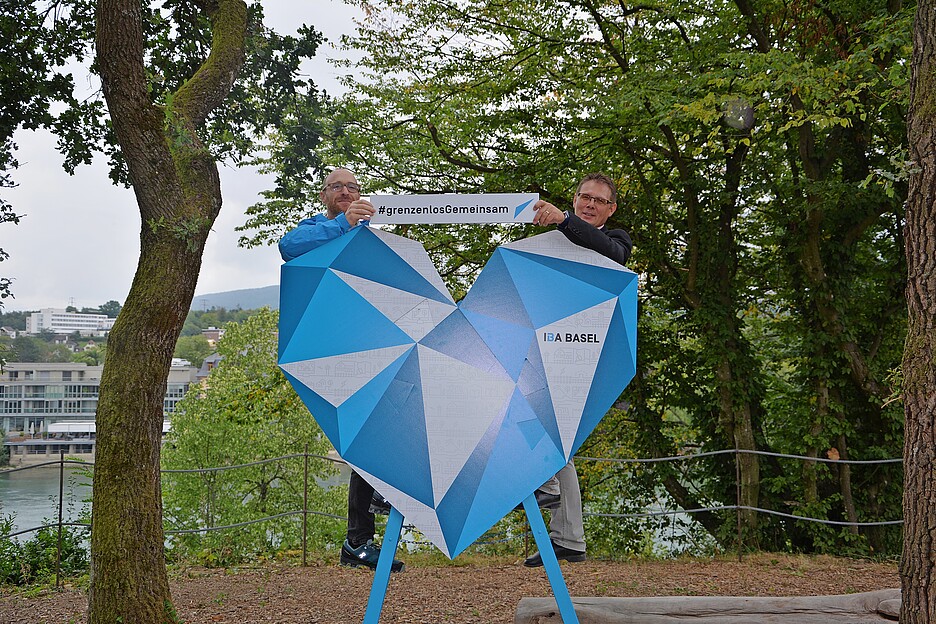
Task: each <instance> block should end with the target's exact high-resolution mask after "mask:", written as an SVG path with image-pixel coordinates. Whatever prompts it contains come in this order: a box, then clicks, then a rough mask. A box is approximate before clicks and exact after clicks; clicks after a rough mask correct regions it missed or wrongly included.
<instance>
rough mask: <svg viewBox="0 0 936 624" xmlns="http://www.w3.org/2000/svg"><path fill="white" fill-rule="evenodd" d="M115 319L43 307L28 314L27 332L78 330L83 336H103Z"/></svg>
mask: <svg viewBox="0 0 936 624" xmlns="http://www.w3.org/2000/svg"><path fill="white" fill-rule="evenodd" d="M115 320H117V319H113V318H110V317H108V316H107V315H106V314H82V313H79V312H66V311H65V310H60V309H57V308H43V309H42V310H39V311H38V312H33V313H32V314H29V315H27V316H26V333H27V334H39V333H42V332H44V331H48V332H52V333H54V334H71V333H73V332H78V333H79V334H81V335H82V336H103V335H105V334H106V333H107V332H109V331H110V330H111V329H112V328H113V327H114V321H115Z"/></svg>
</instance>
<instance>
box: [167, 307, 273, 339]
mask: <svg viewBox="0 0 936 624" xmlns="http://www.w3.org/2000/svg"><path fill="white" fill-rule="evenodd" d="M253 314H256V310H228V309H225V308H211V309H210V310H189V313H188V314H187V315H186V317H185V325H183V326H182V336H199V335H201V331H202V330H203V329H208V328H209V327H222V326H223V325H224V324H225V323H241V322H243V321H245V320H247V319H248V318H249V317H250V316H252V315H253Z"/></svg>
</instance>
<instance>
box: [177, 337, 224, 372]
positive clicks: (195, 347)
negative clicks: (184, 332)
mask: <svg viewBox="0 0 936 624" xmlns="http://www.w3.org/2000/svg"><path fill="white" fill-rule="evenodd" d="M213 352H214V348H213V347H212V346H211V344H209V342H208V339H207V338H205V337H204V336H202V335H201V334H199V335H197V336H180V337H179V340H178V341H176V348H175V352H174V353H173V354H172V355H173V357H177V358H182V359H183V360H188V361H189V362H191V363H192V366H195V367H196V368H197V367H200V366H201V365H202V362H204V361H205V358H206V357H208V356H209V355H211V354H212V353H213Z"/></svg>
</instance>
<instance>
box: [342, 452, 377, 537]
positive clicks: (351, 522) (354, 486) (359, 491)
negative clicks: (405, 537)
mask: <svg viewBox="0 0 936 624" xmlns="http://www.w3.org/2000/svg"><path fill="white" fill-rule="evenodd" d="M373 495H374V488H372V487H371V486H370V484H369V483H368V482H367V481H365V480H364V479H362V478H361V477H360V475H358V473H356V472H354V471H353V470H352V471H351V483H350V485H349V486H348V543H349V544H351V546H352V547H353V548H357V547H358V546H360V545H361V544H364V543H366V542H367V540H369V539H374V532H375V530H376V529H375V528H374V514H372V513H371V512H369V511H368V508H369V507H370V503H371V497H372V496H373Z"/></svg>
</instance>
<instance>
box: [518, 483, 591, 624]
mask: <svg viewBox="0 0 936 624" xmlns="http://www.w3.org/2000/svg"><path fill="white" fill-rule="evenodd" d="M523 511H524V512H526V515H527V521H528V522H529V523H530V530H531V531H532V532H533V539H535V540H536V546H537V547H538V548H539V552H540V557H542V558H543V567H544V568H546V577H547V578H548V579H549V585H550V587H552V590H553V596H555V598H556V605H557V606H558V607H559V615H561V616H562V622H563V624H578V616H577V615H576V614H575V608H574V607H573V606H572V598H571V597H569V588H568V587H566V584H565V579H564V578H562V570H560V569H559V560H558V559H556V553H555V552H553V547H552V542H551V541H549V533H548V532H547V531H546V524H545V523H544V522H543V516H542V514H540V510H539V506H538V505H537V504H536V496H534V494H530V495H529V496H527V497H526V498H524V499H523Z"/></svg>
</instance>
